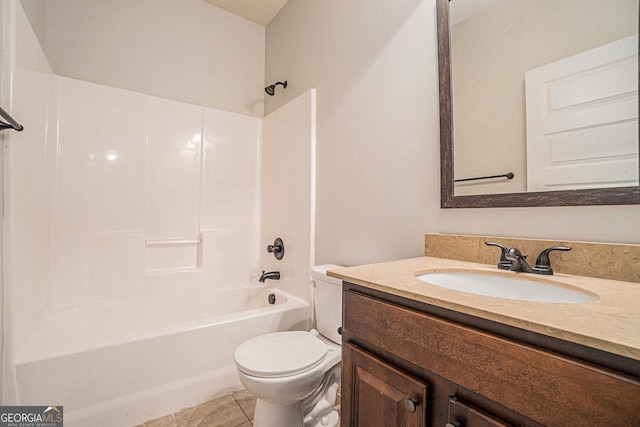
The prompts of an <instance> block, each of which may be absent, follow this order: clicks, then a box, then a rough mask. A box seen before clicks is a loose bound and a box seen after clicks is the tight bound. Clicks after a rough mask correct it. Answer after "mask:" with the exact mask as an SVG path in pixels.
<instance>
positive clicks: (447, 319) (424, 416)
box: [341, 283, 640, 427]
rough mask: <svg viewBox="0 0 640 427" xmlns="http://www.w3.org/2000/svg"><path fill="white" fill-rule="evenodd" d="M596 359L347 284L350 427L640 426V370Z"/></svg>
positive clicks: (345, 419)
mask: <svg viewBox="0 0 640 427" xmlns="http://www.w3.org/2000/svg"><path fill="white" fill-rule="evenodd" d="M591 350H593V352H592V351H591ZM591 350H590V349H589V348H586V347H584V346H579V345H576V344H572V343H567V342H564V341H561V340H557V339H555V338H553V339H552V338H550V337H544V336H540V335H538V334H534V333H531V332H528V331H523V330H519V329H517V328H513V327H509V326H506V325H502V324H499V323H494V322H490V321H487V320H485V319H481V318H476V317H472V316H468V315H461V314H460V313H457V312H454V311H450V310H446V309H443V308H440V307H434V306H431V305H428V304H425V303H418V302H415V301H412V300H408V299H404V298H401V297H398V296H394V295H390V294H386V293H383V292H379V291H374V290H371V289H369V288H366V287H361V286H358V285H353V284H350V283H345V284H344V294H343V368H342V372H343V373H342V402H341V411H342V420H341V425H342V426H343V427H350V426H361V427H376V426H384V427H391V426H438V427H445V426H446V427H458V426H459V427H474V426H475V427H480V426H605V425H628V426H638V425H640V375H639V372H640V368H639V366H640V362H638V361H635V360H631V359H627V358H622V357H619V356H615V355H610V354H609V353H604V352H601V351H600V350H594V349H591ZM600 361H601V362H602V363H600Z"/></svg>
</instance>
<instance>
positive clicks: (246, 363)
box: [235, 264, 342, 427]
mask: <svg viewBox="0 0 640 427" xmlns="http://www.w3.org/2000/svg"><path fill="white" fill-rule="evenodd" d="M340 267H341V266H339V265H334V264H326V265H319V266H315V267H313V269H312V272H311V276H312V277H313V280H314V283H315V293H314V301H313V303H314V308H315V316H316V327H317V330H315V329H312V330H311V331H308V332H307V331H287V332H275V333H271V334H265V335H261V336H258V337H255V338H252V339H250V340H248V341H245V342H243V343H242V344H240V345H239V346H238V348H237V349H236V352H235V361H236V368H237V371H238V376H239V377H240V381H241V382H242V384H243V385H244V386H245V388H246V389H247V391H249V392H250V393H252V394H253V395H254V396H255V397H256V398H257V401H256V409H255V413H254V420H253V425H254V427H283V426H286V427H298V426H299V427H302V426H304V427H324V426H328V427H335V426H337V425H338V423H339V419H340V417H339V415H338V411H337V410H336V409H335V405H336V396H337V392H338V387H339V385H340V377H341V375H340V373H341V372H340V368H341V366H340V360H341V357H342V348H341V336H340V332H339V329H340V327H341V324H342V282H341V281H340V280H338V279H334V278H332V277H328V276H327V271H328V270H331V269H334V268H340Z"/></svg>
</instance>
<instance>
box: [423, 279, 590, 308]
mask: <svg viewBox="0 0 640 427" xmlns="http://www.w3.org/2000/svg"><path fill="white" fill-rule="evenodd" d="M416 278H417V279H418V280H422V281H423V282H426V283H429V284H431V285H435V286H440V287H442V288H447V289H451V290H454V291H459V292H467V293H470V294H476V295H484V296H488V297H495V298H504V299H511V300H518V301H537V302H554V303H582V302H589V301H595V300H596V299H597V297H595V296H593V295H591V294H587V293H583V292H580V291H577V290H573V289H567V288H564V287H561V286H556V285H553V284H550V283H542V282H537V281H533V280H528V279H526V278H520V277H513V278H512V277H504V276H495V275H490V274H479V273H426V274H420V275H417V276H416Z"/></svg>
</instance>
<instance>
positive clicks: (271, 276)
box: [258, 270, 280, 283]
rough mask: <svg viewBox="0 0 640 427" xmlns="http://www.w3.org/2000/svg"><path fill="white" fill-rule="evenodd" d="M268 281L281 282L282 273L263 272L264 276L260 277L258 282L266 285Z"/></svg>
mask: <svg viewBox="0 0 640 427" xmlns="http://www.w3.org/2000/svg"><path fill="white" fill-rule="evenodd" d="M267 279H271V280H280V272H279V271H269V272H268V273H265V271H264V270H262V275H261V276H260V278H259V279H258V281H259V282H262V283H264V282H265V280H267Z"/></svg>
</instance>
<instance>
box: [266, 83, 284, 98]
mask: <svg viewBox="0 0 640 427" xmlns="http://www.w3.org/2000/svg"><path fill="white" fill-rule="evenodd" d="M278 85H281V86H282V87H283V88H284V89H286V88H287V81H286V80H285V81H284V82H277V83H274V84H272V85H269V86H267V87H265V88H264V91H265V92H267V95H269V96H273V95H274V94H275V93H276V86H278Z"/></svg>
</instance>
